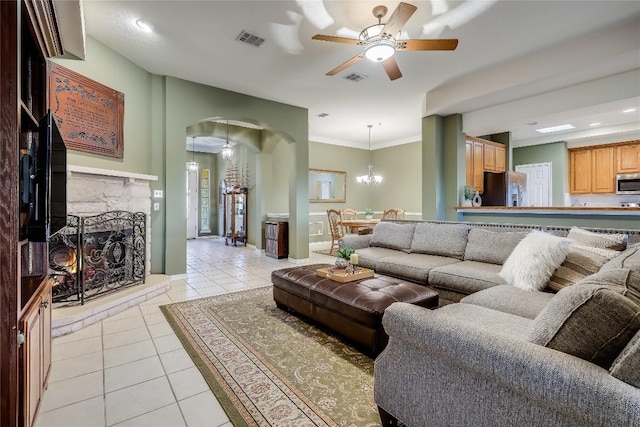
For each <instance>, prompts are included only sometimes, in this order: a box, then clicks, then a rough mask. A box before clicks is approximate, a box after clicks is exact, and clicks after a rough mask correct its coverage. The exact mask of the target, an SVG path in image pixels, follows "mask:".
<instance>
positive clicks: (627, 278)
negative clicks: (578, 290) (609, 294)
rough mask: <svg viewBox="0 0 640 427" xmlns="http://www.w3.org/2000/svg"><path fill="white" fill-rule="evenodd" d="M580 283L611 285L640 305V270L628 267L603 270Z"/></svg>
mask: <svg viewBox="0 0 640 427" xmlns="http://www.w3.org/2000/svg"><path fill="white" fill-rule="evenodd" d="M578 284H579V285H595V286H609V287H610V288H611V289H613V290H614V291H616V292H618V293H620V294H622V295H624V296H625V297H627V298H629V299H630V300H631V301H633V302H635V303H636V304H638V305H640V271H639V270H630V269H628V268H612V269H609V270H601V271H599V272H597V273H595V274H592V275H591V276H587V277H585V278H584V279H582V280H581V281H579V282H578Z"/></svg>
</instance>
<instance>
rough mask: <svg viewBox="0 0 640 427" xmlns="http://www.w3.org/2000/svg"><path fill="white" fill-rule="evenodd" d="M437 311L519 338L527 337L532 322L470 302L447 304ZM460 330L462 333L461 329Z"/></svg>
mask: <svg viewBox="0 0 640 427" xmlns="http://www.w3.org/2000/svg"><path fill="white" fill-rule="evenodd" d="M437 311H438V315H441V314H444V315H447V316H451V317H455V318H456V320H461V321H463V322H465V323H469V324H472V325H473V326H476V327H479V328H482V329H485V330H488V331H491V332H494V333H499V334H502V335H508V336H511V337H513V338H518V339H521V340H525V339H526V338H527V336H528V334H529V332H530V331H531V324H532V323H533V321H532V320H530V319H525V318H524V317H519V316H514V315H513V314H509V313H503V312H501V311H497V310H492V309H490V308H486V307H482V306H479V305H472V304H461V303H458V304H449V305H446V306H444V307H440V308H439V309H438V310H437ZM460 332H461V333H464V331H462V330H461V331H460Z"/></svg>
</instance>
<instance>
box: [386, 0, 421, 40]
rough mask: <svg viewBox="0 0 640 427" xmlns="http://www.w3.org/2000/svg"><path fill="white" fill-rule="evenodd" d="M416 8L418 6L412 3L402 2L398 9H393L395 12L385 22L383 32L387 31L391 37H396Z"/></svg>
mask: <svg viewBox="0 0 640 427" xmlns="http://www.w3.org/2000/svg"><path fill="white" fill-rule="evenodd" d="M416 9H417V7H416V6H414V5H412V4H408V3H402V2H401V3H400V4H399V5H398V7H396V10H394V11H393V14H392V15H391V17H390V18H389V20H388V21H387V23H386V24H385V26H384V28H383V29H382V32H381V33H387V34H388V35H390V36H391V37H395V36H396V34H398V31H400V30H401V29H402V27H403V26H404V24H406V23H407V21H408V20H409V18H411V15H413V13H414V12H415V11H416Z"/></svg>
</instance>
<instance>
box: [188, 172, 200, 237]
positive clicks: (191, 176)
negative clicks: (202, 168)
mask: <svg viewBox="0 0 640 427" xmlns="http://www.w3.org/2000/svg"><path fill="white" fill-rule="evenodd" d="M196 237H198V169H196V170H191V169H189V163H187V239H195V238H196Z"/></svg>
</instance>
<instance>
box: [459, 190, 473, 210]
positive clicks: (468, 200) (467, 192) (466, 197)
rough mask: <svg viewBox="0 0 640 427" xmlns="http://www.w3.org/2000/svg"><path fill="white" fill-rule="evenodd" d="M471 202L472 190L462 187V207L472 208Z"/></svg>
mask: <svg viewBox="0 0 640 427" xmlns="http://www.w3.org/2000/svg"><path fill="white" fill-rule="evenodd" d="M472 200H473V188H471V186H469V185H465V186H464V200H463V202H462V206H472V202H471V201H472Z"/></svg>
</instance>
